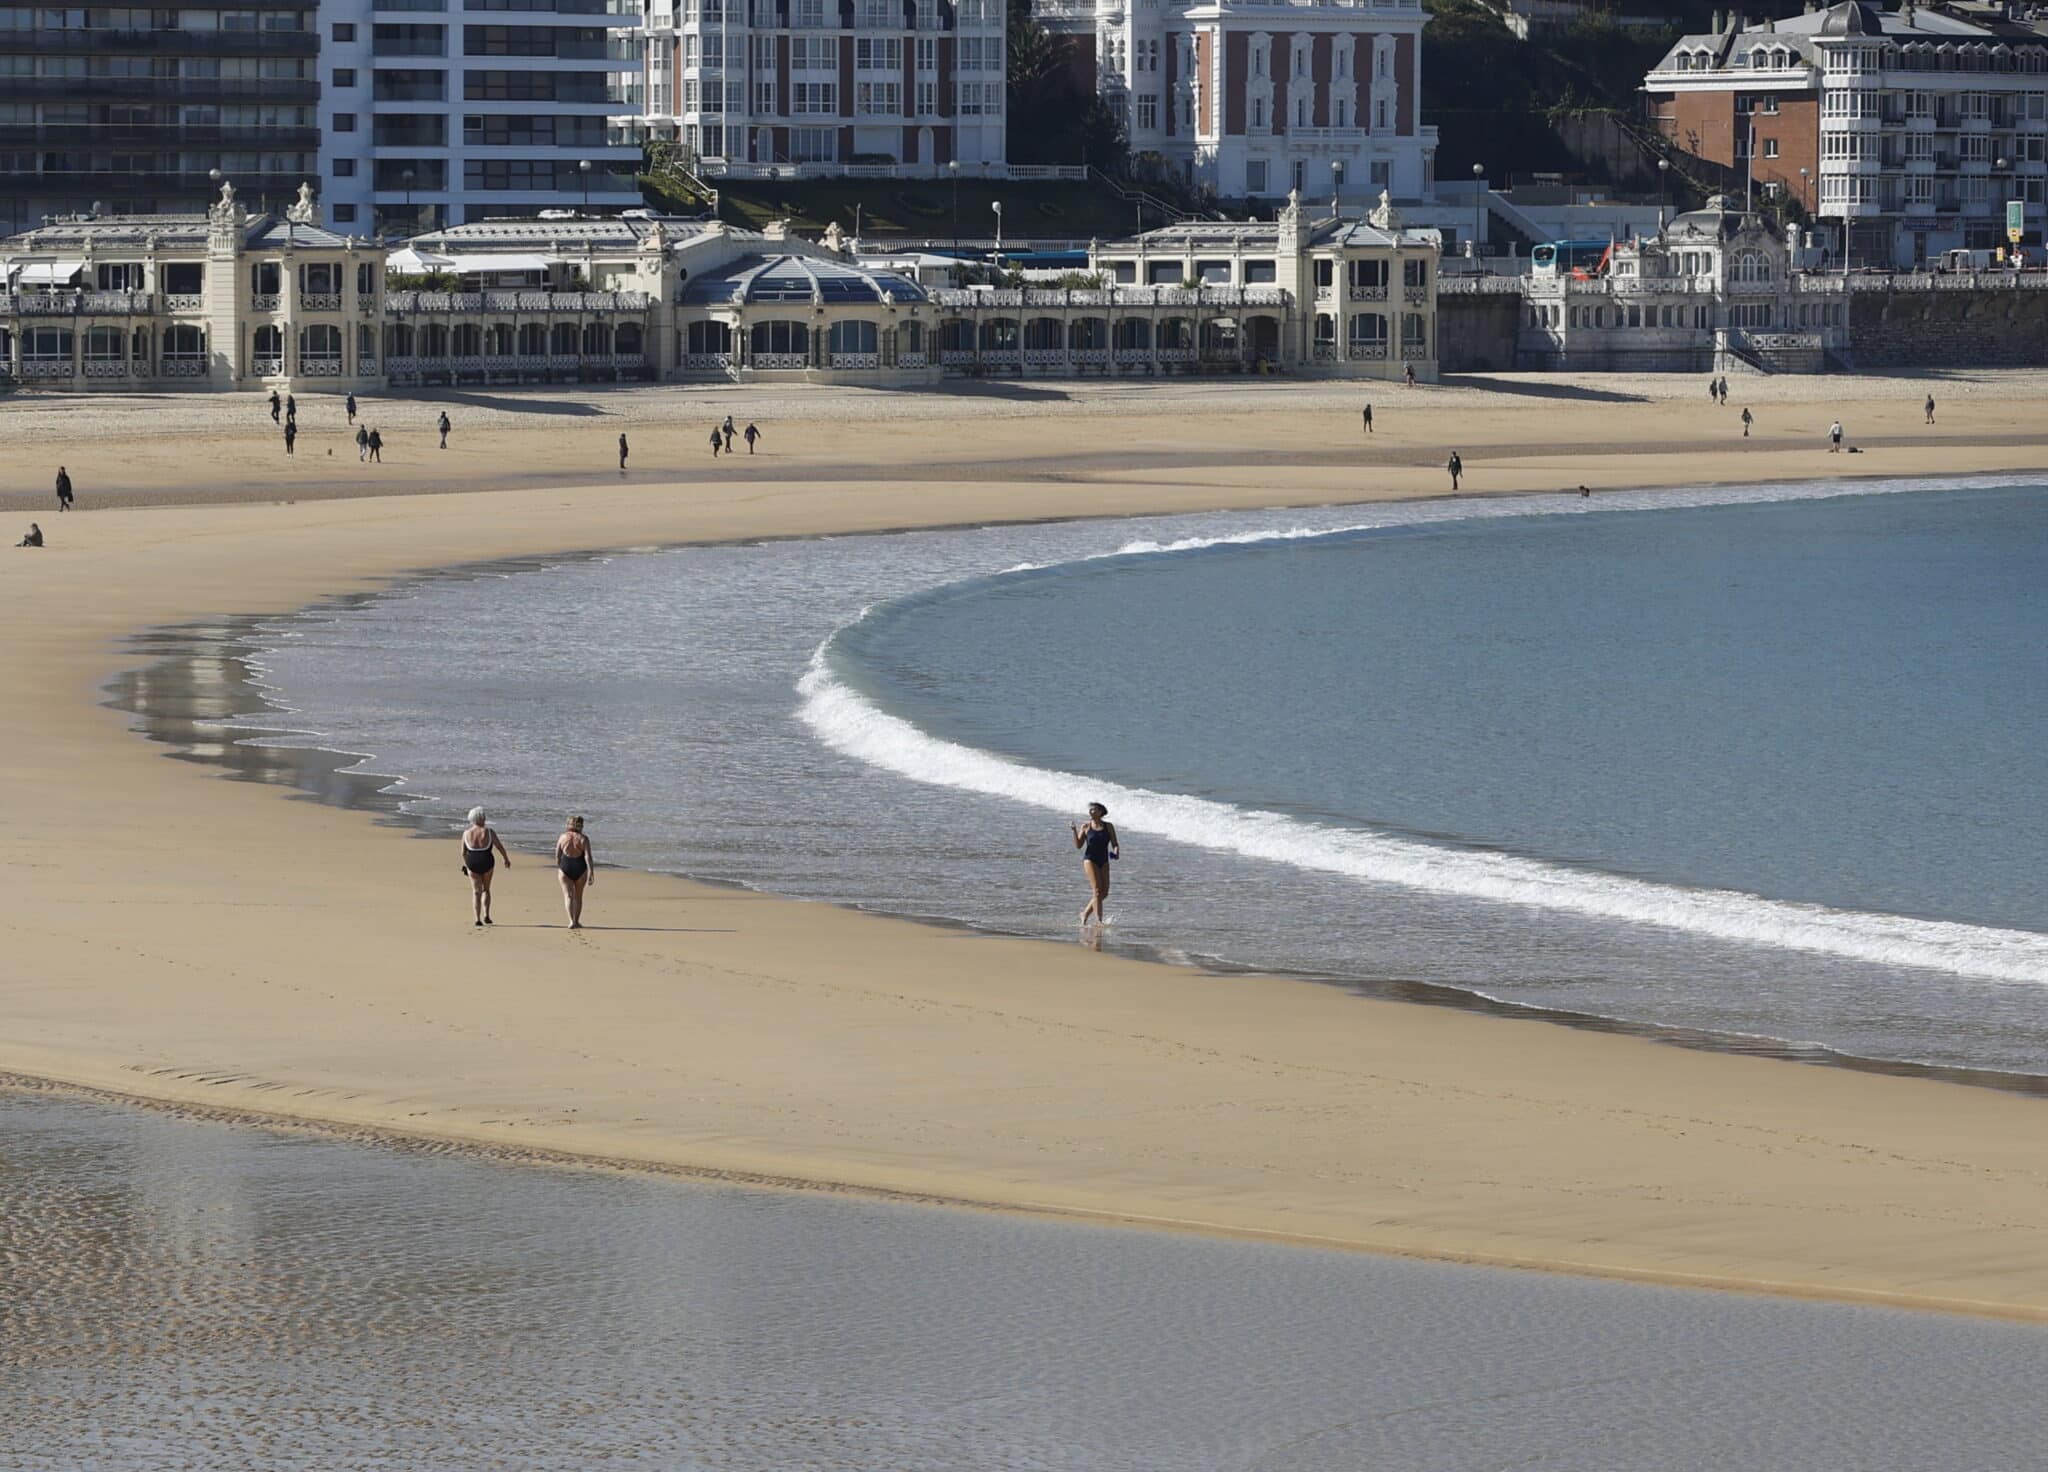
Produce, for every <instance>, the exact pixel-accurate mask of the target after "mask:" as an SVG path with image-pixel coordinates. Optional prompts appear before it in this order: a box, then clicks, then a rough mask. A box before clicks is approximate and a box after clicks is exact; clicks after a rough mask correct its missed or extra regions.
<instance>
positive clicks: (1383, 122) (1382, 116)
mask: <svg viewBox="0 0 2048 1472" xmlns="http://www.w3.org/2000/svg"><path fill="white" fill-rule="evenodd" d="M1377 126H1379V127H1381V128H1384V127H1386V126H1387V104H1386V100H1385V99H1384V98H1382V99H1381V101H1380V107H1379V122H1378V124H1377Z"/></svg>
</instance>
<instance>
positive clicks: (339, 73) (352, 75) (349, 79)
mask: <svg viewBox="0 0 2048 1472" xmlns="http://www.w3.org/2000/svg"><path fill="white" fill-rule="evenodd" d="M355 84H356V70H355V68H354V67H352V66H338V67H336V68H335V69H334V85H335V86H337V87H353V86H355Z"/></svg>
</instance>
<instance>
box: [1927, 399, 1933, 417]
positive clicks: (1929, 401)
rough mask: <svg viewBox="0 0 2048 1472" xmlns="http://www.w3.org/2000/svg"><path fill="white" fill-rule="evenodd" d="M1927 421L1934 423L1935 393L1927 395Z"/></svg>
mask: <svg viewBox="0 0 2048 1472" xmlns="http://www.w3.org/2000/svg"><path fill="white" fill-rule="evenodd" d="M1927 422H1928V423H1929V424H1932V423H1934V395H1933V394H1929V395H1928V396H1927Z"/></svg>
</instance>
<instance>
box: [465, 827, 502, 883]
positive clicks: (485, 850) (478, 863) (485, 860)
mask: <svg viewBox="0 0 2048 1472" xmlns="http://www.w3.org/2000/svg"><path fill="white" fill-rule="evenodd" d="M484 836H485V843H484V846H483V847H482V848H471V847H470V846H469V840H468V839H467V838H465V839H463V840H462V862H463V864H464V865H466V866H467V867H468V869H469V872H470V873H472V874H488V873H490V872H491V870H493V869H495V868H497V867H498V861H497V859H496V858H495V857H494V856H493V855H492V853H491V845H492V844H494V843H496V842H497V840H498V835H497V834H495V833H493V832H491V830H490V829H488V828H486V829H485V830H484Z"/></svg>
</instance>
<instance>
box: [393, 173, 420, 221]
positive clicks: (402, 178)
mask: <svg viewBox="0 0 2048 1472" xmlns="http://www.w3.org/2000/svg"><path fill="white" fill-rule="evenodd" d="M413 177H414V175H413V171H412V170H411V169H407V170H405V171H404V172H403V173H401V174H400V175H399V176H398V182H399V183H400V184H403V185H404V186H405V213H406V216H407V219H408V224H407V226H406V228H407V229H408V230H411V231H412V232H413V233H414V234H415V235H417V234H418V233H419V228H420V222H419V221H418V220H414V219H411V215H412V181H413Z"/></svg>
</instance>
